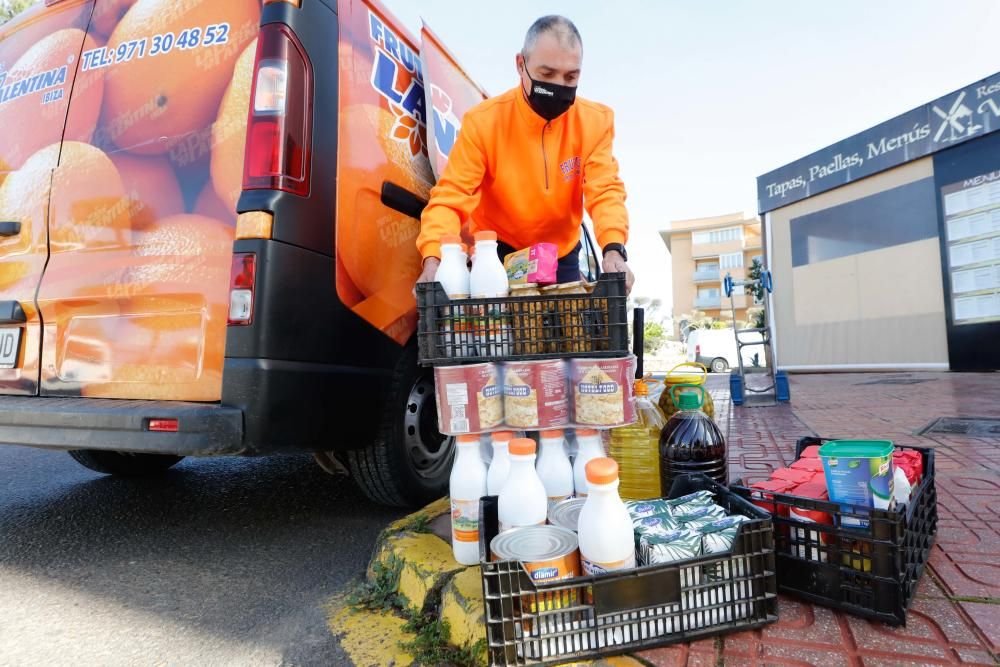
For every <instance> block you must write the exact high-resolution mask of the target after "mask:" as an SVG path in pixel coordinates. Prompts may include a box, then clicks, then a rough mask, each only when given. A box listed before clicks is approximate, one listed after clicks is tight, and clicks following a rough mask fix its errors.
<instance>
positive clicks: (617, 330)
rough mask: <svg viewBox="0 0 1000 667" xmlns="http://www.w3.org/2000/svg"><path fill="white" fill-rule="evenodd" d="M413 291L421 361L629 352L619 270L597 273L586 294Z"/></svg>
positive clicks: (437, 287) (426, 287) (425, 286)
mask: <svg viewBox="0 0 1000 667" xmlns="http://www.w3.org/2000/svg"><path fill="white" fill-rule="evenodd" d="M416 291H417V314H418V316H419V322H418V325H417V341H418V345H419V349H418V352H419V362H420V364H421V365H423V366H446V365H455V364H466V363H479V362H485V361H527V360H531V359H553V358H567V357H620V356H622V355H625V354H628V343H629V331H628V319H627V317H626V308H625V305H626V298H627V297H626V294H625V274H623V273H606V274H604V275H602V276H601V277H600V278H599V279H598V281H597V284H596V286H595V287H594V291H593V292H592V293H590V294H553V295H546V296H527V297H505V298H497V299H456V300H454V301H453V300H451V299H449V298H448V295H447V294H446V293H445V291H444V288H443V287H441V283H420V284H418V285H417V288H416Z"/></svg>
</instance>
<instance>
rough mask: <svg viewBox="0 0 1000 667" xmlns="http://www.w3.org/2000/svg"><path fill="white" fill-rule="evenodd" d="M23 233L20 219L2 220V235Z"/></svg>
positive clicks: (0, 225)
mask: <svg viewBox="0 0 1000 667" xmlns="http://www.w3.org/2000/svg"><path fill="white" fill-rule="evenodd" d="M20 233H21V222H20V221H19V220H4V221H3V222H0V236H17V235H18V234H20Z"/></svg>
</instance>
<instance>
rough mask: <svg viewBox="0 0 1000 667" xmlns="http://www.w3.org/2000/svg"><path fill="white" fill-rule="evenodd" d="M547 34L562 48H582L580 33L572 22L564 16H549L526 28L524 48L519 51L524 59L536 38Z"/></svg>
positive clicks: (532, 47)
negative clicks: (551, 35) (550, 34)
mask: <svg viewBox="0 0 1000 667" xmlns="http://www.w3.org/2000/svg"><path fill="white" fill-rule="evenodd" d="M547 32H550V33H552V34H553V35H554V36H555V37H556V39H557V40H559V44H560V45H561V46H563V47H566V48H572V47H574V46H579V47H580V48H581V49H582V48H583V40H582V39H581V38H580V31H579V30H577V29H576V26H575V25H573V22H572V21H570V20H569V19H568V18H566V17H565V16H560V15H558V14H549V15H548V16H543V17H542V18H540V19H538V20H537V21H535V22H534V23H532V24H531V27H530V28H528V34H526V35H525V36H524V48H523V49H522V50H521V52H522V53H523V54H524V56H525V57H527V56H528V54H529V53H531V51H532V49H534V48H535V43H536V42H537V41H538V38H539V37H540V36H541V35H542V34H544V33H547Z"/></svg>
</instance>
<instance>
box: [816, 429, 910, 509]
mask: <svg viewBox="0 0 1000 667" xmlns="http://www.w3.org/2000/svg"><path fill="white" fill-rule="evenodd" d="M892 450H893V445H892V441H891V440H831V441H830V442H828V443H826V444H825V445H823V446H822V447H820V449H819V456H820V459H821V460H822V461H823V471H824V473H825V474H826V488H827V491H829V493H830V500H831V501H832V502H835V503H841V504H846V505H857V506H861V507H872V508H876V509H889V507H890V505H891V503H892V475H893V469H892ZM856 521H857V525H858V527H861V528H864V527H867V522H866V521H864V520H856Z"/></svg>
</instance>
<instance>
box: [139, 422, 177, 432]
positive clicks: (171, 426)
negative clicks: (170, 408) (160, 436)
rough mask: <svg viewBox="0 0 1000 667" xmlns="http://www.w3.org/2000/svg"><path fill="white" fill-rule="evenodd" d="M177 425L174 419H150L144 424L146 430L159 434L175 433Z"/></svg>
mask: <svg viewBox="0 0 1000 667" xmlns="http://www.w3.org/2000/svg"><path fill="white" fill-rule="evenodd" d="M178 428H179V424H178V422H177V420H176V419H150V420H149V421H147V422H146V429H147V430H149V431H158V432H160V433H177V431H178Z"/></svg>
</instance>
